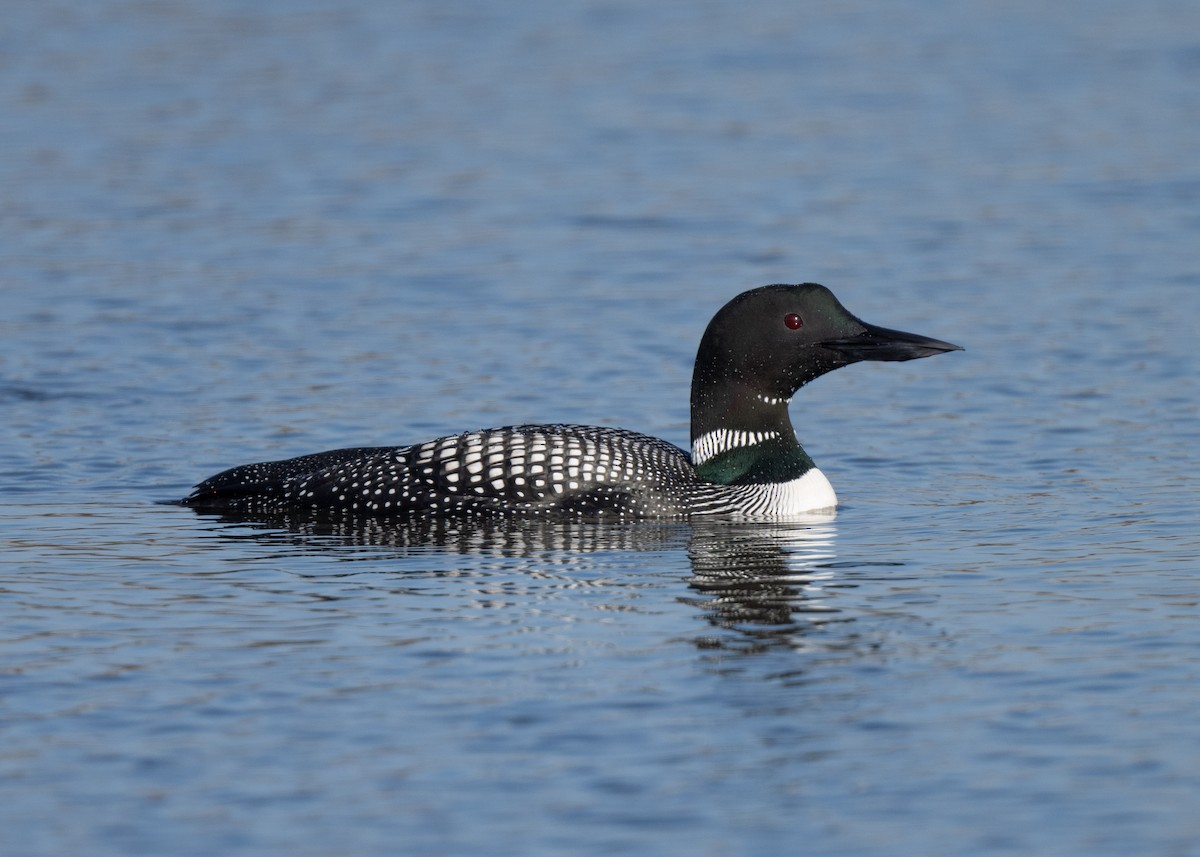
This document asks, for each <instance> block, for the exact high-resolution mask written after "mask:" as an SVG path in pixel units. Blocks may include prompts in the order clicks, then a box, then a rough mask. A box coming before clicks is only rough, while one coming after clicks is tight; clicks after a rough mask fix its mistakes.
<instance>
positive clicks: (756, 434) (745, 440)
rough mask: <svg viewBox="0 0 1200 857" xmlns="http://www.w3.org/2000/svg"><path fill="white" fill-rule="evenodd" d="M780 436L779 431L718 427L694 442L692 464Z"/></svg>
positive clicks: (695, 464)
mask: <svg viewBox="0 0 1200 857" xmlns="http://www.w3.org/2000/svg"><path fill="white" fill-rule="evenodd" d="M778 437H779V432H777V431H730V430H729V429H716V430H715V431H710V432H707V433H705V434H702V435H701V436H700V437H698V438H696V440H695V442H693V443H692V464H693V466H695V467H699V466H700V465H701V464H703V463H704V462H706V461H708V460H709V459H710V458H714V457H716V456H718V455H720V454H721V453H722V452H728V451H729V450H731V449H739V448H741V447H745V446H754V445H755V444H756V443H763V442H765V441H768V440H775V439H777V438H778Z"/></svg>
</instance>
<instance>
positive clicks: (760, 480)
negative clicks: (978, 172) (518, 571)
mask: <svg viewBox="0 0 1200 857" xmlns="http://www.w3.org/2000/svg"><path fill="white" fill-rule="evenodd" d="M956 350H961V349H960V348H959V346H957V345H951V344H950V343H948V342H941V341H940V340H936V339H930V338H928V337H924V336H918V335H916V334H911V333H903V332H901V331H896V330H888V329H886V328H882V327H876V326H874V325H870V324H867V323H866V322H863V321H860V320H859V319H857V318H855V317H854V316H853V315H851V314H850V313H849V312H848V311H847V310H846V309H845V308H844V307H843V306H842V305H841V303H839V302H838V300H837V298H835V297H834V296H833V293H832V292H830V291H829V290H828V289H827V288H825V287H824V286H820V285H817V284H815V283H804V284H801V285H774V286H763V287H762V288H758V289H752V290H751V291H748V292H743V293H742V294H740V295H738V296H737V297H736V298H734V299H733V300H732V301H730V302H729V303H728V304H726V305H725V306H724V307H723V308H722V309H721V310H720V311H719V312H718V313H717V314H716V315H715V316H714V317H713V319H712V321H711V322H709V325H708V328H707V330H705V332H704V336H703V338H702V339H701V341H700V348H699V351H698V352H697V354H696V366H695V370H694V372H693V376H692V397H691V410H692V421H691V441H692V449H691V454H690V455H689V454H688V453H686V452H684V451H683V450H681V449H679V448H678V447H676V446H674V445H672V444H669V443H667V442H666V441H663V440H659V439H658V438H654V437H649V436H647V435H643V434H638V433H636V432H631V431H625V430H622V429H612V428H598V427H595V426H580V425H519V426H506V427H504V428H494V429H485V430H482V431H473V432H466V433H463V434H459V435H452V436H449V437H442V438H437V439H435V440H431V441H428V442H427V443H422V444H418V445H414V446H396V447H369V448H354V449H339V450H333V451H330V452H322V453H317V454H315V455H304V456H300V457H298V458H289V459H286V460H283V461H269V462H265V463H261V464H246V465H242V466H240V467H234V468H232V469H230V470H226V471H224V472H222V473H219V474H217V475H216V476H213V477H211V478H210V479H206V480H205V481H204V482H201V483H200V484H199V485H197V486H196V488H195V490H194V491H193V492H192V494H191V495H189V496H188V497H186V498H185V499H183V500H181V501H180V502H181V503H182V504H183V505H186V506H192V507H195V508H197V509H202V510H211V511H224V512H242V513H249V514H255V513H262V514H273V513H279V512H310V513H316V514H324V513H346V514H356V515H369V516H389V517H394V518H398V519H403V520H418V519H437V518H463V517H468V518H469V517H482V518H507V517H515V518H538V517H548V518H559V519H561V518H579V517H584V518H601V519H627V518H687V517H692V516H699V515H721V514H724V515H740V516H747V517H784V516H788V515H796V514H801V513H805V512H813V511H820V510H825V509H832V508H834V507H835V506H836V505H837V496H836V494H835V493H834V491H833V487H832V486H831V485H830V484H829V480H828V479H826V478H825V475H824V474H823V473H821V471H820V470H818V469H817V467H816V466H815V465H814V464H813V462H812V459H810V458H809V457H808V455H807V453H805V451H804V449H803V448H802V447H801V446H800V444H799V442H798V441H797V440H796V434H795V431H794V430H793V429H792V424H791V420H790V418H789V416H788V404H789V403H790V402H791V397H792V396H793V395H794V394H795V392H796V391H797V390H799V389H800V388H801V387H802V386H804V385H805V384H807V383H808V382H809V381H811V380H813V379H814V378H817V377H819V376H821V375H823V374H825V373H826V372H830V371H832V370H833V369H837V368H839V367H841V366H846V365H849V364H850V363H855V362H858V361H860V360H888V361H892V360H912V359H914V358H918V357H928V356H931V355H934V354H940V353H942V352H945V351H956Z"/></svg>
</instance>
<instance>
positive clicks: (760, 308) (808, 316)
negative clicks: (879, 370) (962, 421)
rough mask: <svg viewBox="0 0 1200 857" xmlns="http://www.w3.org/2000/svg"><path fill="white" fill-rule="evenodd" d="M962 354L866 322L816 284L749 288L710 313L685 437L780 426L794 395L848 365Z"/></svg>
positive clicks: (698, 356) (946, 345)
mask: <svg viewBox="0 0 1200 857" xmlns="http://www.w3.org/2000/svg"><path fill="white" fill-rule="evenodd" d="M961 350H962V349H961V348H960V346H957V345H952V344H951V343H949V342H942V341H941V340H938V339H931V338H929V337H927V336H920V335H918V334H914V333H904V332H903V331H899V330H889V329H888V328H885V327H877V326H875V325H873V324H868V323H867V322H865V321H862V320H861V319H859V318H858V317H856V316H855V315H853V314H852V313H851V312H850V311H849V310H847V309H846V308H845V307H844V306H842V304H841V302H840V301H838V299H837V298H836V297H834V295H833V292H831V291H829V289H827V288H825V287H824V286H822V285H818V284H816V283H801V284H799V285H773V286H763V287H762V288H758V289H751V290H750V291H748V292H743V293H742V294H740V295H738V296H737V297H735V298H734V299H733V300H731V301H730V302H729V303H727V304H725V306H724V307H722V308H721V309H720V310H719V311H718V312H717V314H716V315H715V316H713V319H712V321H711V322H709V325H708V328H707V330H705V332H704V337H703V338H702V339H701V341H700V349H699V351H698V352H697V354H696V368H695V372H694V374H693V376H692V439H693V441H695V439H696V438H697V437H700V436H701V435H702V434H704V433H706V432H711V431H714V430H716V429H720V428H726V429H737V430H746V431H755V430H759V429H764V428H772V427H778V428H782V426H781V425H780V424H779V423H780V419H782V420H784V421H786V419H787V417H786V413H787V410H786V409H787V404H788V402H789V400H790V399H791V397H792V395H793V394H795V392H796V391H797V390H799V389H800V388H801V387H802V386H804V385H805V384H807V383H808V382H809V381H812V380H813V379H814V378H818V377H820V376H821V375H824V374H825V373H826V372H831V371H832V370H834V369H837V368H840V367H842V366H848V365H849V364H851V363H857V362H859V361H861V360H889V361H894V360H913V359H916V358H918V357H930V356H932V355H934V354H941V353H943V352H946V351H961ZM789 427H790V426H789Z"/></svg>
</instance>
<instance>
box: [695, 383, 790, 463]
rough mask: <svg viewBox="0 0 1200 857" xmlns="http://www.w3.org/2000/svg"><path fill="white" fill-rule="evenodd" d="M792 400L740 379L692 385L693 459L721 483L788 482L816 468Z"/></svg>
mask: <svg viewBox="0 0 1200 857" xmlns="http://www.w3.org/2000/svg"><path fill="white" fill-rule="evenodd" d="M790 402H791V399H790V398H786V397H782V396H772V395H768V394H764V393H761V392H757V391H755V390H752V389H749V388H746V387H744V386H742V385H739V384H737V383H733V382H730V383H726V384H723V385H720V386H710V387H708V388H707V389H706V388H704V387H702V386H697V385H693V388H692V463H693V465H694V466H695V468H696V474H697V475H698V476H699V477H700V478H701V479H704V480H706V481H708V482H715V483H718V484H721V485H748V484H760V483H769V482H790V481H792V480H794V479H799V478H800V477H801V476H803V475H804V474H805V473H807V472H808V471H809V470H811V469H813V467H814V465H813V461H812V459H811V458H809V457H808V453H806V452H805V451H804V449H803V448H802V447H801V446H800V443H799V442H798V441H797V440H796V432H795V429H793V428H792V421H791V418H790V417H789V415H788V404H789V403H790Z"/></svg>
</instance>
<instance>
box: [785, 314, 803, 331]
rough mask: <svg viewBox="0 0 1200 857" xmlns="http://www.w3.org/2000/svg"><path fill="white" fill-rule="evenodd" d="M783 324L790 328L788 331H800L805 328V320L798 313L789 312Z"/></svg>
mask: <svg viewBox="0 0 1200 857" xmlns="http://www.w3.org/2000/svg"><path fill="white" fill-rule="evenodd" d="M783 323H784V324H786V325H787V326H788V330H799V329H800V328H802V327H804V319H802V318H801V317H800V316H799V315H798V314H797V313H794V312H789V313H788V314H787V315H785V316H784V317H783Z"/></svg>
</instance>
